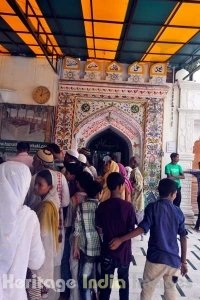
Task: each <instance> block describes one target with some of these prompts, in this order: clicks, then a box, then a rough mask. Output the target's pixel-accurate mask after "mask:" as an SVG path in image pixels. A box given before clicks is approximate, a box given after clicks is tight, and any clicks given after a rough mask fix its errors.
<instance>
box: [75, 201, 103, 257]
mask: <svg viewBox="0 0 200 300" xmlns="http://www.w3.org/2000/svg"><path fill="white" fill-rule="evenodd" d="M97 206H98V201H97V200H96V199H88V200H87V201H85V202H83V203H81V204H79V206H78V209H77V213H76V220H75V230H74V236H79V247H80V249H81V250H82V251H83V252H84V253H85V254H86V255H88V256H99V255H100V251H101V245H100V239H99V235H98V232H97V230H96V227H95V211H96V208H97Z"/></svg>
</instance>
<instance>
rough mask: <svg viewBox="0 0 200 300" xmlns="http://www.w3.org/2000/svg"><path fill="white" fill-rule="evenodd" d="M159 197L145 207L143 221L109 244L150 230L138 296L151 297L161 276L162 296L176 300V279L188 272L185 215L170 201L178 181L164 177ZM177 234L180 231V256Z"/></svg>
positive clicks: (116, 245)
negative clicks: (140, 289) (162, 282)
mask: <svg viewBox="0 0 200 300" xmlns="http://www.w3.org/2000/svg"><path fill="white" fill-rule="evenodd" d="M158 191H159V196H160V199H159V200H158V201H156V202H154V203H150V204H149V205H148V206H147V207H146V209H145V215H144V219H143V221H142V222H141V223H140V224H139V225H138V227H137V228H136V229H135V230H133V231H132V232H130V233H128V234H126V235H124V236H122V237H119V238H116V239H114V240H112V241H111V243H110V248H111V249H112V250H114V249H117V248H118V247H119V246H120V245H121V244H122V243H124V242H125V241H127V240H128V239H131V238H133V237H136V236H138V235H140V234H142V233H147V232H148V231H149V230H150V238H149V243H148V250H147V260H146V264H145V268H144V274H143V284H142V292H141V300H150V299H151V298H152V295H153V292H154V290H155V287H156V284H157V283H158V282H159V280H160V279H161V278H163V280H164V297H165V300H176V299H177V295H176V283H177V281H178V275H179V273H180V269H181V274H182V275H183V276H184V275H185V274H186V273H187V261H186V251H187V239H186V235H187V231H186V229H185V224H184V221H185V218H184V215H183V213H182V211H181V210H180V208H179V207H177V206H175V205H173V200H174V199H175V198H176V193H177V184H176V182H175V181H173V180H171V179H168V178H165V179H162V180H161V181H160V182H159V186H158ZM177 235H180V243H181V257H179V247H178V242H177Z"/></svg>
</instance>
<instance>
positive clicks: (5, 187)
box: [0, 161, 45, 300]
mask: <svg viewBox="0 0 200 300" xmlns="http://www.w3.org/2000/svg"><path fill="white" fill-rule="evenodd" d="M30 181H31V173H30V170H29V168H28V167H27V166H26V165H24V164H22V163H19V162H12V161H9V162H5V163H3V164H1V165H0V300H12V299H16V300H25V299H27V295H26V290H25V278H26V272H27V268H31V269H33V270H37V269H39V268H40V267H41V266H42V264H43V262H44V258H45V254H44V248H43V245H42V241H41V237H40V225H39V221H38V218H37V216H36V214H35V212H33V211H32V210H31V209H30V208H28V207H27V206H25V205H23V203H24V200H25V197H26V194H27V192H28V189H29V185H30ZM6 279H7V280H9V282H8V283H6Z"/></svg>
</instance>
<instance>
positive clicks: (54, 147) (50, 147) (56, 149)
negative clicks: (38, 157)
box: [46, 143, 61, 154]
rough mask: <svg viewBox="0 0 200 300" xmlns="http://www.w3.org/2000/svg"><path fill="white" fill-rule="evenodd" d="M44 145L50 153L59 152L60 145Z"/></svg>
mask: <svg viewBox="0 0 200 300" xmlns="http://www.w3.org/2000/svg"><path fill="white" fill-rule="evenodd" d="M46 147H47V149H48V150H49V151H51V152H52V153H56V154H59V153H60V152H61V150H60V147H59V146H58V145H57V144H55V143H51V144H48V145H47V146H46Z"/></svg>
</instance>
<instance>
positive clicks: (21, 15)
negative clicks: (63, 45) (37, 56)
mask: <svg viewBox="0 0 200 300" xmlns="http://www.w3.org/2000/svg"><path fill="white" fill-rule="evenodd" d="M7 2H8V4H9V5H10V7H11V8H12V9H13V10H14V11H15V13H16V15H17V16H18V17H19V18H20V20H21V21H22V22H23V24H24V25H25V26H26V28H27V29H28V31H29V32H30V33H31V34H32V35H33V37H34V38H35V40H36V41H37V43H38V45H39V47H40V48H41V50H42V52H43V53H44V55H45V57H46V59H47V60H48V62H49V64H50V66H51V67H52V69H53V70H54V72H55V73H57V58H56V63H55V65H54V55H56V56H58V54H57V51H56V50H55V47H53V45H52V43H51V41H50V40H49V37H48V36H47V35H46V32H45V30H44V28H43V26H42V24H41V22H40V20H38V18H37V15H36V14H34V10H33V8H32V6H31V4H30V2H29V0H25V5H26V8H29V9H31V11H32V12H33V14H34V17H35V18H36V20H37V29H38V30H36V29H35V28H34V27H33V25H32V23H31V22H30V21H29V19H28V17H27V15H26V14H25V13H24V12H23V11H22V9H21V8H20V6H19V5H18V3H17V2H16V0H7ZM40 27H41V28H42V30H43V31H42V34H43V35H45V37H46V44H44V43H43V41H42V40H41V38H40V33H39V28H40ZM49 47H52V52H51V53H50V52H49V49H48V48H49Z"/></svg>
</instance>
